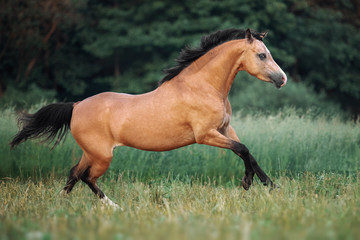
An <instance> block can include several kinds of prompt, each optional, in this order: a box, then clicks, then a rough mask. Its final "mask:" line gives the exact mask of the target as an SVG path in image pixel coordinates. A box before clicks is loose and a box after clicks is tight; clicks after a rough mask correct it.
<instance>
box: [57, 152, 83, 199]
mask: <svg viewBox="0 0 360 240" xmlns="http://www.w3.org/2000/svg"><path fill="white" fill-rule="evenodd" d="M88 168H89V164H88V162H87V160H86V158H85V156H84V155H83V156H82V157H81V159H80V161H79V162H78V163H77V164H76V165H75V166H74V167H73V168H72V169H71V170H70V175H69V177H68V180H67V181H66V185H65V187H64V189H63V191H62V193H65V194H69V193H70V192H71V190H72V189H73V187H74V186H75V184H76V183H77V182H78V181H79V180H80V179H81V177H82V175H83V174H84V173H85V172H86V171H87V169H88Z"/></svg>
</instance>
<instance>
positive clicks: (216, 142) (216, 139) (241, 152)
mask: <svg viewBox="0 0 360 240" xmlns="http://www.w3.org/2000/svg"><path fill="white" fill-rule="evenodd" d="M236 140H237V141H236ZM196 142H197V143H199V144H206V145H209V146H215V147H221V148H227V149H231V150H232V151H233V152H234V153H235V154H236V155H238V156H239V157H241V158H242V159H243V160H244V164H245V176H244V178H243V179H242V186H243V188H244V189H245V190H248V189H249V187H250V185H251V184H252V182H253V177H254V173H255V174H256V175H257V176H258V177H259V178H260V180H261V182H262V183H263V184H264V185H270V186H273V182H272V181H271V180H270V178H269V177H268V176H267V175H266V174H265V173H264V171H263V170H262V169H261V168H260V166H259V165H258V164H257V162H256V160H255V159H254V157H253V156H252V155H251V154H250V152H249V150H248V149H247V147H246V146H245V145H244V144H242V143H240V141H239V139H238V137H237V136H236V134H235V131H234V130H233V128H232V127H231V126H228V128H227V129H226V130H225V131H224V134H221V133H220V132H219V131H218V130H216V129H212V130H210V131H208V132H207V133H206V134H203V135H202V136H201V137H197V138H196Z"/></svg>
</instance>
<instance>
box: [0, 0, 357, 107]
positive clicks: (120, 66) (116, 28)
mask: <svg viewBox="0 0 360 240" xmlns="http://www.w3.org/2000/svg"><path fill="white" fill-rule="evenodd" d="M0 22H1V24H0V101H2V102H3V103H4V102H6V101H10V100H11V101H14V102H15V103H17V102H20V103H21V101H20V100H19V99H22V98H23V99H27V98H26V97H27V96H33V97H39V96H42V97H50V98H51V97H53V98H55V97H56V98H57V99H59V100H64V99H67V100H80V99H83V98H84V97H87V96H90V95H93V94H95V93H98V92H102V91H109V90H111V91H119V92H129V93H141V92H145V91H150V90H152V89H154V88H155V87H156V86H157V82H158V81H159V80H160V79H161V78H162V77H163V73H162V69H164V68H168V67H171V66H172V65H174V59H175V58H176V56H177V55H178V53H179V52H180V50H181V48H183V47H184V46H185V45H190V46H195V45H197V44H198V43H199V40H200V38H201V36H202V35H204V34H207V33H210V32H213V31H216V30H219V29H225V28H233V27H236V28H244V29H245V28H252V29H255V30H257V31H265V30H267V31H269V35H268V37H267V38H266V40H265V43H266V45H267V46H268V47H269V50H270V51H271V52H272V54H273V56H274V58H275V60H276V61H277V62H278V64H279V65H280V66H281V67H282V68H283V69H284V70H285V72H286V73H287V75H288V76H289V77H290V79H291V82H297V83H301V84H305V85H307V86H308V87H309V88H311V89H314V91H315V92H316V93H321V94H325V95H326V96H327V99H328V100H329V101H333V102H337V103H340V104H341V105H342V107H343V108H344V109H346V110H351V111H352V112H353V113H356V114H358V113H360V79H359V76H360V48H359V43H360V32H359V27H360V3H359V2H358V1H357V0H333V1H320V0H307V1H296V0H242V1H236V0H224V1H209V0H197V1H192V0H185V1H182V2H179V3H174V2H173V1H170V0H164V1H148V0H136V1H115V0H106V1H102V0H27V1H23V0H12V1H2V2H0ZM31 99H32V97H29V101H31ZM23 101H25V100H23Z"/></svg>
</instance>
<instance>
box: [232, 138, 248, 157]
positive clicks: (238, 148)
mask: <svg viewBox="0 0 360 240" xmlns="http://www.w3.org/2000/svg"><path fill="white" fill-rule="evenodd" d="M233 148H234V149H233V151H235V152H236V153H238V154H240V155H241V156H243V157H247V156H249V149H248V148H247V147H246V146H245V145H244V144H242V143H239V142H235V141H234V142H233Z"/></svg>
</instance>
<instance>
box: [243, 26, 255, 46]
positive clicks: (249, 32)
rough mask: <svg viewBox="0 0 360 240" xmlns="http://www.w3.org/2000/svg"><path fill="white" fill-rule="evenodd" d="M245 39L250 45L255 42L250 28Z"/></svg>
mask: <svg viewBox="0 0 360 240" xmlns="http://www.w3.org/2000/svg"><path fill="white" fill-rule="evenodd" d="M245 38H246V39H247V40H248V42H249V43H252V42H253V41H254V37H253V36H252V34H251V31H250V29H249V28H248V29H246V32H245Z"/></svg>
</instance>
